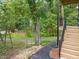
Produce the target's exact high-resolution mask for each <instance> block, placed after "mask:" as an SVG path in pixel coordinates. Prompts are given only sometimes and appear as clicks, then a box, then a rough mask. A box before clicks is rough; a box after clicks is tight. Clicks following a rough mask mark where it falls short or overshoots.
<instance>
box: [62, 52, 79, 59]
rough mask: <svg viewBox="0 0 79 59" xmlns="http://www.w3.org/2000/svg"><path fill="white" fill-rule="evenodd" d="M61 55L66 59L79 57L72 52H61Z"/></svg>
mask: <svg viewBox="0 0 79 59" xmlns="http://www.w3.org/2000/svg"><path fill="white" fill-rule="evenodd" d="M61 57H64V58H66V59H72V58H73V59H79V56H75V55H72V54H68V53H63V52H62V53H61Z"/></svg>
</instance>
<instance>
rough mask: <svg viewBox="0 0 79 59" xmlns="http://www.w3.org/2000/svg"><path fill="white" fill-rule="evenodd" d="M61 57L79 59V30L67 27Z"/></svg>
mask: <svg viewBox="0 0 79 59" xmlns="http://www.w3.org/2000/svg"><path fill="white" fill-rule="evenodd" d="M61 57H63V58H65V59H79V28H78V27H74V26H73V27H67V30H66V31H65V36H64V42H63V44H62V49H61Z"/></svg>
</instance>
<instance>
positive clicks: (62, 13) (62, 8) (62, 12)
mask: <svg viewBox="0 0 79 59" xmlns="http://www.w3.org/2000/svg"><path fill="white" fill-rule="evenodd" d="M61 18H62V19H60V21H61V22H62V26H63V27H64V6H63V4H61Z"/></svg>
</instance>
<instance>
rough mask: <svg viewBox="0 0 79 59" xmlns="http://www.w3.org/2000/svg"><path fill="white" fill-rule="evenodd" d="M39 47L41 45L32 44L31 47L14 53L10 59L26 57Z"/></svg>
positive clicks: (23, 58) (26, 58) (25, 58)
mask: <svg viewBox="0 0 79 59" xmlns="http://www.w3.org/2000/svg"><path fill="white" fill-rule="evenodd" d="M41 48H42V46H33V47H31V48H28V49H24V50H23V51H21V52H20V53H19V54H18V55H14V56H12V57H11V58H10V59H28V57H30V56H31V55H32V54H34V53H35V52H37V51H38V50H39V49H41Z"/></svg>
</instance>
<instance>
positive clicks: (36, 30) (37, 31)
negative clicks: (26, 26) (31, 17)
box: [33, 17, 40, 44]
mask: <svg viewBox="0 0 79 59" xmlns="http://www.w3.org/2000/svg"><path fill="white" fill-rule="evenodd" d="M33 27H34V38H35V44H40V18H39V17H37V19H36V22H35V23H34V26H33Z"/></svg>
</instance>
